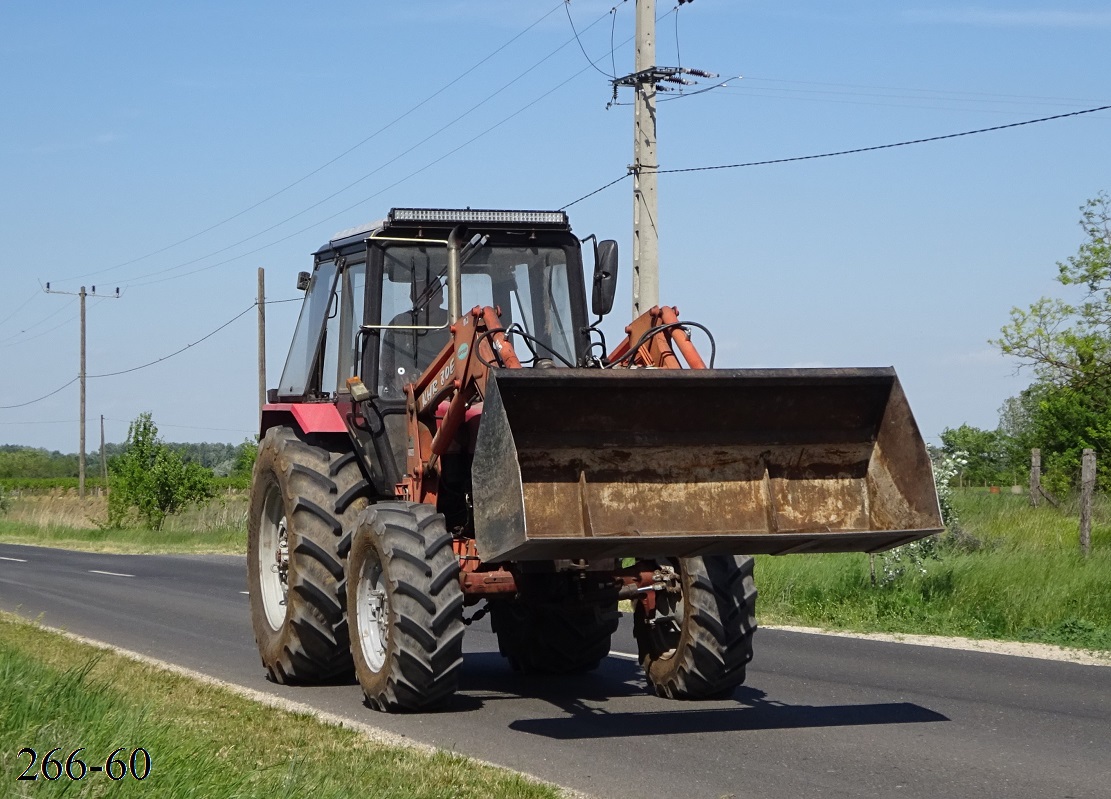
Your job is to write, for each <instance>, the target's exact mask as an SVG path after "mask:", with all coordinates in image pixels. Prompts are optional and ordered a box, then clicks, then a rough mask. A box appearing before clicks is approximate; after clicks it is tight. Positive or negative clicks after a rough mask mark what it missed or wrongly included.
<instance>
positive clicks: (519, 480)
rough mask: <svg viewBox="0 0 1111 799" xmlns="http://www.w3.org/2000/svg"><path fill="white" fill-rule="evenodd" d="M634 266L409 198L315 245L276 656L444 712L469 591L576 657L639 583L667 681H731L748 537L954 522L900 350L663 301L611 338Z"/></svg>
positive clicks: (602, 632)
mask: <svg viewBox="0 0 1111 799" xmlns="http://www.w3.org/2000/svg"><path fill="white" fill-rule="evenodd" d="M585 241H592V242H593V251H594V252H593V254H594V257H593V260H594V265H593V279H592V281H591V283H590V293H591V304H590V311H591V315H590V316H588V313H587V310H588V306H587V301H586V298H587V285H586V281H585V278H584V270H583V263H582V246H581V245H582V243H583V242H585ZM616 273H617V245H616V243H615V242H612V241H602V242H599V241H597V239H595V238H594V237H589V238H588V239H583V240H580V239H578V238H577V237H576V236H575V235H574V234H573V233H572V232H571V227H570V224H569V223H568V220H567V217H566V215H565V214H564V213H562V212H559V211H481V210H471V209H465V210H446V209H412V208H395V209H393V210H392V211H390V213H389V216H388V217H387V218H386V219H385V220H383V221H381V222H376V223H374V224H371V225H368V226H366V227H363V228H359V229H356V230H351V231H345V232H343V233H341V234H338V235H337V236H336V238H334V239H333V240H331V241H330V242H328V244H326V245H325V246H324V247H322V248H321V249H320V250H318V251H317V252H316V254H315V262H314V266H313V271H312V273H311V274H310V273H302V274H301V276H300V279H299V286H300V287H301V288H303V289H307V293H306V296H305V301H304V306H303V308H302V310H301V315H300V318H299V320H298V323H297V328H296V331H295V333H294V336H293V343H292V346H291V347H290V351H289V356H288V358H287V360H286V364H285V369H284V370H283V373H282V376H281V381H280V383H279V384H278V387H277V388H273V389H270V390H269V392H268V398H267V399H268V404H267V405H266V406H265V408H264V409H263V413H262V429H261V434H262V439H261V445H260V449H259V457H258V462H257V465H256V467H255V472H254V480H253V485H252V491H251V509H250V531H249V543H248V568H249V585H250V599H251V615H252V621H253V624H254V630H255V636H256V639H257V641H258V646H259V652H260V654H261V656H262V662H263V664H264V665H265V667H266V669H267V671H268V673H269V675H270V677H271V679H273V680H275V681H276V682H280V683H313V682H322V681H334V680H341V679H349V678H350V675H351V674H352V673H354V674H355V675H356V676H357V678H358V680H359V682H360V684H361V685H362V688H363V691H364V693H365V695H366V698H367V701H368V703H369V704H370V705H371V706H372V707H375V708H377V709H380V710H386V711H397V710H422V709H425V708H429V707H431V706H434V705H436V704H438V703H441V702H442V701H443V700H445V699H446V698H448V697H449V696H451V694H452V693H453V692H454V691H455V689H456V686H457V679H458V673H459V667H460V664H461V662H462V652H463V650H462V641H463V633H464V630H465V625H466V624H468V623H469V622H470V621H471V619H468V618H466V617H465V615H464V612H465V610H466V609H468V608H470V607H472V606H476V605H480V604H481V605H482V607H481V608H476V609H475V611H474V615H482V614H484V613H486V612H489V614H490V618H491V623H492V626H493V629H494V631H495V633H496V634H497V637H498V644H499V648H500V650H501V653H502V654H503V655H504V656H505V657H506V658H507V659H508V661H509V663H510V664H511V665H512V666H513V668H515V669H518V670H521V671H525V672H535V673H569V672H581V671H586V670H589V669H592V668H594V667H595V666H597V665H598V663H599V662H600V661H601V660H602V658H604V657H606V655H607V654H608V652H609V647H610V636H611V634H612V633H613V632H614V630H615V629H616V628H617V623H618V618H619V613H618V603H619V601H621V600H630V601H631V603H632V608H633V614H634V632H635V637H636V640H637V645H638V648H639V653H640V660H641V664H642V666H643V667H644V671H645V675H646V677H647V681H648V683H649V685H650V686H651V688H652V689H653V690H654V691H655V692H656V693H657V694H659V695H660V696H664V697H669V698H673V699H704V698H713V697H719V696H722V695H727V694H729V693H731V692H732V691H733V689H734V688H735V687H736V686H737V685H739V684H740V683H741V682H742V681H743V680H744V677H745V666H746V664H747V663H748V662H749V660H750V659H751V657H752V636H753V632H754V631H755V629H756V619H755V602H756V588H755V585H754V583H753V561H752V557H751V555H753V554H757V553H772V554H786V553H794V552H834V551H866V552H875V551H879V550H883V549H887V548H889V547H892V546H897V545H899V544H903V543H906V542H909V541H913V540H915V539H918V538H922V537H924V536H927V535H930V534H933V533H936V532H938V531H939V530H940V529H941V526H942V525H941V520H940V513H939V510H938V503H937V495H936V493H935V490H934V485H933V479H932V473H931V469H930V463H929V458H928V456H927V453H926V449H925V446H924V444H923V442H922V438H921V436H920V435H919V432H918V429H917V426H916V425H915V422H914V419H913V416H912V415H911V412H910V408H909V406H908V405H907V402H906V399H905V397H904V396H903V392H902V389H901V388H900V385H899V381H898V379H897V378H896V376H895V373H894V370H892V369H889V368H864V369H715V368H714V355H713V343H712V342H713V339H712V338H710V339H709V340H710V342H711V354H710V357H709V359H708V362H707V360H706V359H704V357H703V356H702V355H700V354H699V352H698V351H697V350H696V349H695V347H694V345H693V344H692V342H691V337H690V336H691V332H692V330H694V329H698V328H701V329H702V330H703V331H704V332H706V333H707V334H708V331H705V328H702V326H701V325H697V324H696V323H693V322H684V321H681V320H680V317H679V314H678V311H677V310H676V309H675V308H668V307H659V308H653V309H651V311H649V312H648V313H646V314H644V315H643V316H641V317H640V318H639V319H636V320H634V321H633V322H632V323H631V324H630V325H629V326H628V327H627V328H626V329H625V330H626V336H625V338H624V339H623V340H622V341H621V342H620V343H619V344H617V346H616V347H614V348H613V349H612V350H610V349H609V348H607V346H606V344H605V339H604V337H603V335H602V333H601V331H600V330H599V327H598V324H599V322H600V321H601V319H602V317H603V316H604V315H605V314H607V313H608V312H609V311H610V308H611V306H612V304H613V298H614V291H615V287H616ZM591 317H593V321H592V318H591ZM471 618H472V619H473V618H474V616H472V617H471Z"/></svg>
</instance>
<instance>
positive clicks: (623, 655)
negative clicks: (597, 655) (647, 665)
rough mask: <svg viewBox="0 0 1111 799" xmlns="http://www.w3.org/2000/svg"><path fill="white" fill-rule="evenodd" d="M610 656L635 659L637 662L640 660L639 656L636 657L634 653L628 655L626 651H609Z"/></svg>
mask: <svg viewBox="0 0 1111 799" xmlns="http://www.w3.org/2000/svg"><path fill="white" fill-rule="evenodd" d="M610 657H611V658H622V659H624V660H635V661H638V662H639V661H640V658H639V657H637V656H636V655H630V654H629V653H628V652H610Z"/></svg>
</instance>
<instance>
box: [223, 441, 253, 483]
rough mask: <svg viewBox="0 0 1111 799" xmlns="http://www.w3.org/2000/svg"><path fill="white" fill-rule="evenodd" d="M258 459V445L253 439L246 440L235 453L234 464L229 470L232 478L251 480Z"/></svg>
mask: <svg viewBox="0 0 1111 799" xmlns="http://www.w3.org/2000/svg"><path fill="white" fill-rule="evenodd" d="M257 459H258V443H257V442H256V441H255V440H254V439H250V438H248V439H246V440H245V441H244V442H243V443H242V444H240V445H239V447H238V448H237V451H236V453H235V463H234V465H233V466H232V469H231V472H230V474H231V476H232V477H244V478H246V479H248V480H250V479H251V474H252V472H254V470H255V461H256V460H257Z"/></svg>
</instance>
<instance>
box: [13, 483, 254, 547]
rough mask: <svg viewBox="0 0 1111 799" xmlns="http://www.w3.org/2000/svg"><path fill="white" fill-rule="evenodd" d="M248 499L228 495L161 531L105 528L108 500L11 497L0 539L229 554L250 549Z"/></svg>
mask: <svg viewBox="0 0 1111 799" xmlns="http://www.w3.org/2000/svg"><path fill="white" fill-rule="evenodd" d="M247 500H248V498H247V495H246V494H245V493H243V492H239V491H226V492H224V493H222V494H221V495H219V496H218V497H216V498H215V499H212V500H210V501H208V502H206V503H204V504H202V505H198V506H193V507H189V508H187V509H186V510H185V511H184V512H182V513H180V514H177V515H174V516H170V517H168V518H167V519H166V524H165V525H164V526H163V528H162V529H161V530H151V529H148V528H142V527H138V528H129V529H106V528H105V527H104V524H105V522H106V520H107V516H108V511H107V499H106V497H104V496H103V495H100V496H96V495H90V496H88V497H86V498H85V499H83V500H82V499H79V498H78V497H77V496H76V495H75V494H73V493H48V494H44V495H26V494H24V495H20V496H16V497H12V499H11V502H10V508H9V509H8V511H7V513H5V514H3V515H0V541H2V542H5V543H9V544H33V545H37V546H53V547H64V548H66V549H79V550H86V551H96V552H131V553H224V554H242V553H244V552H246V551H247Z"/></svg>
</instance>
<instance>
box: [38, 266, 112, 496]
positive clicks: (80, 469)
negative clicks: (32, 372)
mask: <svg viewBox="0 0 1111 799" xmlns="http://www.w3.org/2000/svg"><path fill="white" fill-rule="evenodd" d="M43 290H44V291H45V292H46V293H47V294H69V295H73V294H74V293H75V292H72V291H57V290H54V289H51V288H50V284H49V283H47V284H46V288H45V289H43ZM76 295H77V297H78V299H79V300H80V301H81V365H80V372H79V373H78V375H77V377H78V380H79V382H80V384H81V390H80V393H81V400H80V413H81V417H80V443H79V449H78V457H77V494H78V496H79V497H81V499H84V498H85V298H86V297H90V296H92V297H102V298H110V299H114V300H118V299H119V298H120V290H119V289H118V288H117V289H116V293H115V294H114V295H113V294H97V293H96V286H93V287H92V291H90V292H86V291H85V287H84V286H82V287H81V290H80V291H78V292H76Z"/></svg>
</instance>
